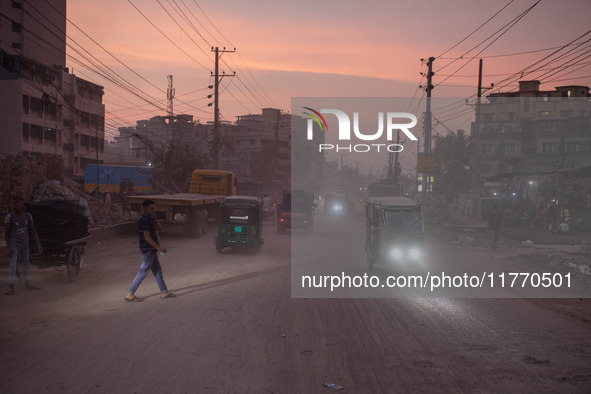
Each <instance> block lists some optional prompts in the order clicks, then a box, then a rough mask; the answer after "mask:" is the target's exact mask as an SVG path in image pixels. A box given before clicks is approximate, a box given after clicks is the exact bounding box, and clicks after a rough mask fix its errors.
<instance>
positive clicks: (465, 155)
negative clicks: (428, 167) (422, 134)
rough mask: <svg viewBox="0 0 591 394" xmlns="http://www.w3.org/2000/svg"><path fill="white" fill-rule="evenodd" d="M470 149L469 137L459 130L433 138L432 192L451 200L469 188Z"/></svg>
mask: <svg viewBox="0 0 591 394" xmlns="http://www.w3.org/2000/svg"><path fill="white" fill-rule="evenodd" d="M470 147H471V145H470V137H468V136H467V135H466V133H465V132H464V130H461V129H460V130H458V131H456V132H451V133H450V134H448V135H445V136H441V135H436V136H435V138H434V148H433V153H434V155H435V158H434V163H435V170H434V174H433V175H434V178H435V183H434V185H433V191H435V192H439V193H445V194H447V195H448V197H449V198H450V199H453V198H455V197H457V195H458V192H459V191H461V190H467V189H469V188H470V185H471V180H470V179H471V178H470V170H469V168H468V163H469V160H470Z"/></svg>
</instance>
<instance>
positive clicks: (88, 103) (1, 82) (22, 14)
mask: <svg viewBox="0 0 591 394" xmlns="http://www.w3.org/2000/svg"><path fill="white" fill-rule="evenodd" d="M0 13H1V15H2V19H1V20H0V37H1V39H0V57H1V58H2V62H0V124H2V128H1V131H0V133H1V139H0V158H3V157H6V156H8V155H19V154H21V155H25V156H40V155H54V156H59V157H63V160H64V171H65V172H66V173H67V174H69V175H73V176H80V175H83V173H84V166H85V165H86V164H89V163H97V162H98V163H102V162H103V152H104V137H105V132H104V130H105V125H104V123H105V120H104V119H105V108H104V104H103V103H102V97H103V94H104V91H103V87H102V86H99V85H96V84H94V83H91V82H89V81H85V80H84V79H81V78H78V77H76V76H75V75H74V74H70V73H69V70H68V69H67V68H66V67H65V64H66V44H65V42H66V0H58V1H53V2H45V1H27V2H24V1H12V2H6V1H4V2H0Z"/></svg>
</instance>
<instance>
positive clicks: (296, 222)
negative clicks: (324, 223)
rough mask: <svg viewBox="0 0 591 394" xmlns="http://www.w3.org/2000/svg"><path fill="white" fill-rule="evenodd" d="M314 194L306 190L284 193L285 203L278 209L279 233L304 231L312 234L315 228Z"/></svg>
mask: <svg viewBox="0 0 591 394" xmlns="http://www.w3.org/2000/svg"><path fill="white" fill-rule="evenodd" d="M315 206H316V204H315V202H314V193H312V192H306V191H304V190H292V191H284V192H283V201H282V203H281V205H279V206H278V207H277V232H278V233H279V234H282V233H284V232H285V231H286V230H303V231H304V232H306V233H311V232H312V229H313V227H314V208H315Z"/></svg>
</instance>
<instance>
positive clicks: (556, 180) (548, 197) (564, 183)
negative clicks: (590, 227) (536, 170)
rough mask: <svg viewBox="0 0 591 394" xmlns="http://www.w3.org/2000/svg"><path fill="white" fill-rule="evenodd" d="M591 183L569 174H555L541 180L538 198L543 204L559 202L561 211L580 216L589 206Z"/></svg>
mask: <svg viewBox="0 0 591 394" xmlns="http://www.w3.org/2000/svg"><path fill="white" fill-rule="evenodd" d="M589 191H590V185H589V182H588V181H587V182H585V180H583V179H581V178H577V177H575V176H573V174H571V173H569V172H555V173H554V174H552V175H544V176H542V177H541V178H540V179H539V183H538V186H537V189H536V195H537V197H538V198H539V199H540V200H541V201H543V202H547V203H548V202H552V201H555V200H557V201H558V204H559V206H560V208H561V210H567V211H568V212H569V213H570V214H571V215H579V214H580V213H581V211H583V210H584V209H585V207H588V206H589Z"/></svg>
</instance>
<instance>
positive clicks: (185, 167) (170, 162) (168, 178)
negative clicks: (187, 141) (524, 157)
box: [152, 145, 207, 191]
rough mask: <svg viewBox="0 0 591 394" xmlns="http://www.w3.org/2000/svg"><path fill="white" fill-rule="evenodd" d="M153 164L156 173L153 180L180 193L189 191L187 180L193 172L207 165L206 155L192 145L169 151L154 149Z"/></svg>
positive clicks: (177, 147)
mask: <svg viewBox="0 0 591 394" xmlns="http://www.w3.org/2000/svg"><path fill="white" fill-rule="evenodd" d="M152 153H153V155H154V160H153V162H152V164H153V167H154V173H153V176H152V179H153V180H154V181H155V182H157V183H159V184H161V185H164V186H167V187H169V188H170V186H172V188H173V189H177V190H178V189H180V190H178V191H186V190H187V180H188V179H190V178H191V175H192V174H193V171H194V170H196V169H198V168H203V167H204V166H205V165H206V163H207V157H206V155H205V154H204V153H203V152H201V151H200V150H199V149H198V148H196V147H195V146H191V145H184V146H172V147H170V148H169V149H166V147H163V148H162V149H153V151H152Z"/></svg>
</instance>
